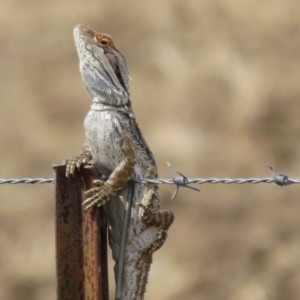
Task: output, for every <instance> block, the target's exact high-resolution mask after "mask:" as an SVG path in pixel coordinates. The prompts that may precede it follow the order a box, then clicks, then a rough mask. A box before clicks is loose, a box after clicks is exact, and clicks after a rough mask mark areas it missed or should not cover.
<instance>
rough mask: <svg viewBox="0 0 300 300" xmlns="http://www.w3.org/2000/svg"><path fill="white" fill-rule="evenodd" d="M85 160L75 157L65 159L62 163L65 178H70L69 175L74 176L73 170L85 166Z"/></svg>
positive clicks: (81, 157)
mask: <svg viewBox="0 0 300 300" xmlns="http://www.w3.org/2000/svg"><path fill="white" fill-rule="evenodd" d="M86 162H87V161H86V158H85V157H83V156H75V157H71V158H67V159H66V160H65V161H64V165H65V166H66V177H68V178H69V177H70V175H74V172H75V169H76V168H77V169H79V168H80V167H81V165H83V164H85V163H86Z"/></svg>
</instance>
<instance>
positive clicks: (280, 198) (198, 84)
mask: <svg viewBox="0 0 300 300" xmlns="http://www.w3.org/2000/svg"><path fill="white" fill-rule="evenodd" d="M77 23H82V24H85V25H89V26H91V27H92V28H94V29H95V30H97V31H100V32H106V33H109V34H110V35H112V36H113V37H114V39H115V43H116V45H117V47H118V48H119V49H120V50H121V51H122V52H123V53H124V55H125V57H126V58H127V62H128V66H129V70H130V72H131V77H132V78H133V80H132V81H131V86H132V97H131V98H132V101H133V108H134V111H135V114H136V116H137V119H138V122H139V124H140V127H141V129H142V131H143V133H144V136H145V138H146V140H147V141H148V143H149V145H150V147H151V149H152V150H153V152H154V155H155V157H156V159H157V163H158V167H159V173H160V176H161V177H163V178H168V177H169V174H168V170H167V166H166V162H167V161H169V162H170V163H171V164H172V165H173V169H174V170H175V171H177V170H179V171H181V172H183V173H184V174H186V175H187V176H189V177H191V178H195V177H198V178H199V177H231V178H235V177H246V178H247V177H270V172H269V170H268V168H267V167H266V163H270V164H272V165H273V166H274V167H275V169H276V170H277V171H278V172H283V173H287V174H288V175H289V176H290V177H292V178H297V177H300V118H299V110H300V102H299V99H300V2H299V1H298V0H285V1H283V0H282V1H280V0H277V1H275V0H273V1H270V0H261V1H253V0H230V1H229V0H228V1H225V0H223V1H222V0H220V1H217V0H186V1H179V0H177V1H176V0H174V1H159V0H154V1H133V0H131V1H128V0H126V1H125V0H124V1H108V0H106V1H104V0H102V1H91V0H88V1H70V0H69V1H68V0H60V1H58V0H52V1H34V0H26V1H23V0H19V1H17V0H2V1H1V6H0V25H1V26H0V97H1V101H0V128H1V131H0V132H1V135H0V143H1V148H0V151H1V152H0V156H1V163H0V164H1V168H0V170H1V172H0V177H1V178H24V177H33V178H36V177H46V178H51V177H53V171H52V165H53V164H59V163H61V162H62V161H63V160H64V159H65V158H66V157H70V156H73V155H75V154H77V153H78V152H79V150H80V148H81V145H82V143H83V141H84V132H83V120H84V117H85V115H86V113H87V111H88V110H89V107H90V105H91V100H90V99H89V97H88V95H87V93H86V92H85V90H84V87H83V84H82V82H81V78H80V75H79V71H78V59H77V54H76V51H75V46H74V43H73V37H72V30H73V27H74V26H75V25H76V24H77ZM200 188H201V193H197V192H193V191H190V190H187V189H181V190H180V191H179V194H178V196H177V198H176V199H175V200H174V201H172V202H171V201H170V197H171V195H172V191H173V190H174V187H169V186H164V187H162V203H163V204H162V205H163V207H165V208H171V209H172V210H173V211H174V212H175V217H176V222H175V223H174V225H173V226H172V227H171V230H170V234H169V239H168V240H167V243H166V244H165V245H164V247H163V248H162V249H161V250H160V251H158V252H157V253H156V254H155V255H154V265H153V267H152V270H151V274H150V278H149V284H148V288H147V290H148V292H147V294H146V299H149V300H150V299H166V300H168V299H172V300H173V299H174V300H179V299H191V300H194V299H209V300H216V299H220V300H221V299H222V300H223V299H226V300H227V299H230V300H239V299H243V300H248V299H251V300H260V299H275V300H282V299H285V300H291V299H299V298H300V248H299V238H300V225H299V223H300V222H299V215H300V211H299V209H300V202H299V193H300V190H299V186H290V187H284V188H280V187H277V186H275V185H263V184H261V185H241V186H240V185H226V186H225V185H202V186H200ZM0 200H1V202H0V299H1V300H2V299H4V300H27V299H28V300H29V299H30V300H40V299H43V300H50V299H55V261H54V257H55V253H54V198H53V186H51V185H16V186H13V185H3V186H0ZM110 268H111V269H112V264H111V265H110ZM111 285H112V287H111V293H110V294H111V298H112V299H113V295H114V287H113V280H112V279H111Z"/></svg>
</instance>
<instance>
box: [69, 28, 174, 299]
mask: <svg viewBox="0 0 300 300" xmlns="http://www.w3.org/2000/svg"><path fill="white" fill-rule="evenodd" d="M74 39H75V45H76V48H77V52H78V56H79V66H80V73H81V76H82V80H83V83H84V85H85V88H86V90H87V92H88V94H89V95H90V97H91V98H92V100H93V104H92V107H91V110H90V111H89V113H88V115H87V116H86V118H85V121H84V128H85V135H86V142H85V143H84V145H83V148H82V151H81V153H80V155H79V156H76V157H73V158H69V159H67V160H66V161H65V164H66V176H68V177H69V176H70V175H72V174H73V173H74V170H75V169H76V168H80V166H81V165H82V164H85V163H87V162H89V161H90V160H93V162H94V164H95V166H96V168H97V170H98V172H99V173H100V174H101V175H104V176H107V177H108V180H107V181H101V180H95V181H94V186H95V187H94V188H92V189H91V190H89V191H87V192H86V194H87V195H88V197H89V198H88V199H87V200H85V202H84V203H83V205H84V206H85V208H86V209H92V208H93V207H96V206H102V205H104V208H105V212H106V215H107V220H108V228H109V229H108V230H109V244H110V247H111V249H112V254H113V259H114V260H115V261H117V258H118V254H119V247H120V246H119V245H120V236H121V228H122V224H123V220H124V211H125V206H126V201H127V196H128V190H129V189H128V181H129V180H130V179H131V178H134V179H142V178H145V179H156V178H157V177H158V174H157V167H156V163H155V160H154V157H153V154H152V152H151V151H150V149H149V147H148V145H147V143H146V141H145V140H144V138H143V136H142V133H141V131H140V129H139V127H138V124H137V122H136V119H135V116H134V114H133V111H132V108H131V102H130V99H129V72H128V69H127V65H126V61H125V58H124V56H123V55H122V53H121V52H120V51H119V50H118V49H117V48H116V47H115V45H114V42H113V40H112V38H111V37H110V36H109V35H107V34H100V33H97V32H95V31H93V30H92V29H90V28H89V27H86V26H83V25H77V26H76V27H75V28H74ZM173 219H174V216H173V213H172V212H171V211H169V210H162V209H160V198H159V189H158V186H157V185H156V184H152V183H147V184H141V183H134V193H133V207H132V211H131V217H130V223H129V230H128V236H127V243H126V248H125V258H124V267H123V268H124V269H123V278H122V297H121V299H122V300H133V299H135V300H138V299H139V300H141V299H144V294H145V291H146V284H147V279H148V274H149V271H150V265H151V263H152V255H153V253H154V251H156V250H158V249H159V248H160V247H161V246H162V245H163V244H164V242H165V240H166V238H167V231H168V229H169V227H170V225H171V224H172V222H173ZM115 272H116V268H115Z"/></svg>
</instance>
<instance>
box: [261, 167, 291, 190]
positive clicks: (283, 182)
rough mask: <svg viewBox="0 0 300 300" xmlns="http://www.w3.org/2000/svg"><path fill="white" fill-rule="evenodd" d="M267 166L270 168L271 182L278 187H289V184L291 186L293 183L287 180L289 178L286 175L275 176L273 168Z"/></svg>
mask: <svg viewBox="0 0 300 300" xmlns="http://www.w3.org/2000/svg"><path fill="white" fill-rule="evenodd" d="M267 166H268V167H269V168H270V170H271V172H272V177H273V181H274V182H275V183H276V184H277V185H279V186H281V187H282V186H284V185H290V184H293V183H294V182H293V181H291V180H290V179H289V176H287V175H284V174H276V172H275V170H274V168H273V167H272V166H271V165H269V164H267Z"/></svg>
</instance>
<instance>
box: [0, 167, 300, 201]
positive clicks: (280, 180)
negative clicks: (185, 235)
mask: <svg viewBox="0 0 300 300" xmlns="http://www.w3.org/2000/svg"><path fill="white" fill-rule="evenodd" d="M167 165H168V168H169V172H170V175H171V178H170V179H160V178H158V179H146V178H142V179H132V181H133V182H136V183H154V184H170V185H172V184H173V185H176V190H175V192H174V194H173V196H172V199H173V198H175V197H176V195H177V193H178V190H179V188H180V187H185V188H189V189H193V190H196V191H199V189H197V188H195V187H193V186H190V185H191V184H205V183H210V184H220V183H221V184H246V183H250V184H259V183H275V184H277V185H279V186H286V185H291V184H300V178H297V179H292V178H290V177H289V176H287V175H284V174H276V172H275V170H274V168H273V167H272V166H270V165H267V166H268V167H269V169H270V170H271V173H272V177H271V178H269V177H267V178H214V177H213V178H195V179H190V178H188V177H187V176H185V175H183V174H182V173H180V172H178V175H179V176H177V177H175V176H174V172H173V170H172V167H171V164H169V163H167ZM101 179H104V180H105V178H101ZM45 183H51V184H53V183H54V179H53V178H49V179H45V178H21V179H0V185H1V184H45Z"/></svg>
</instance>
